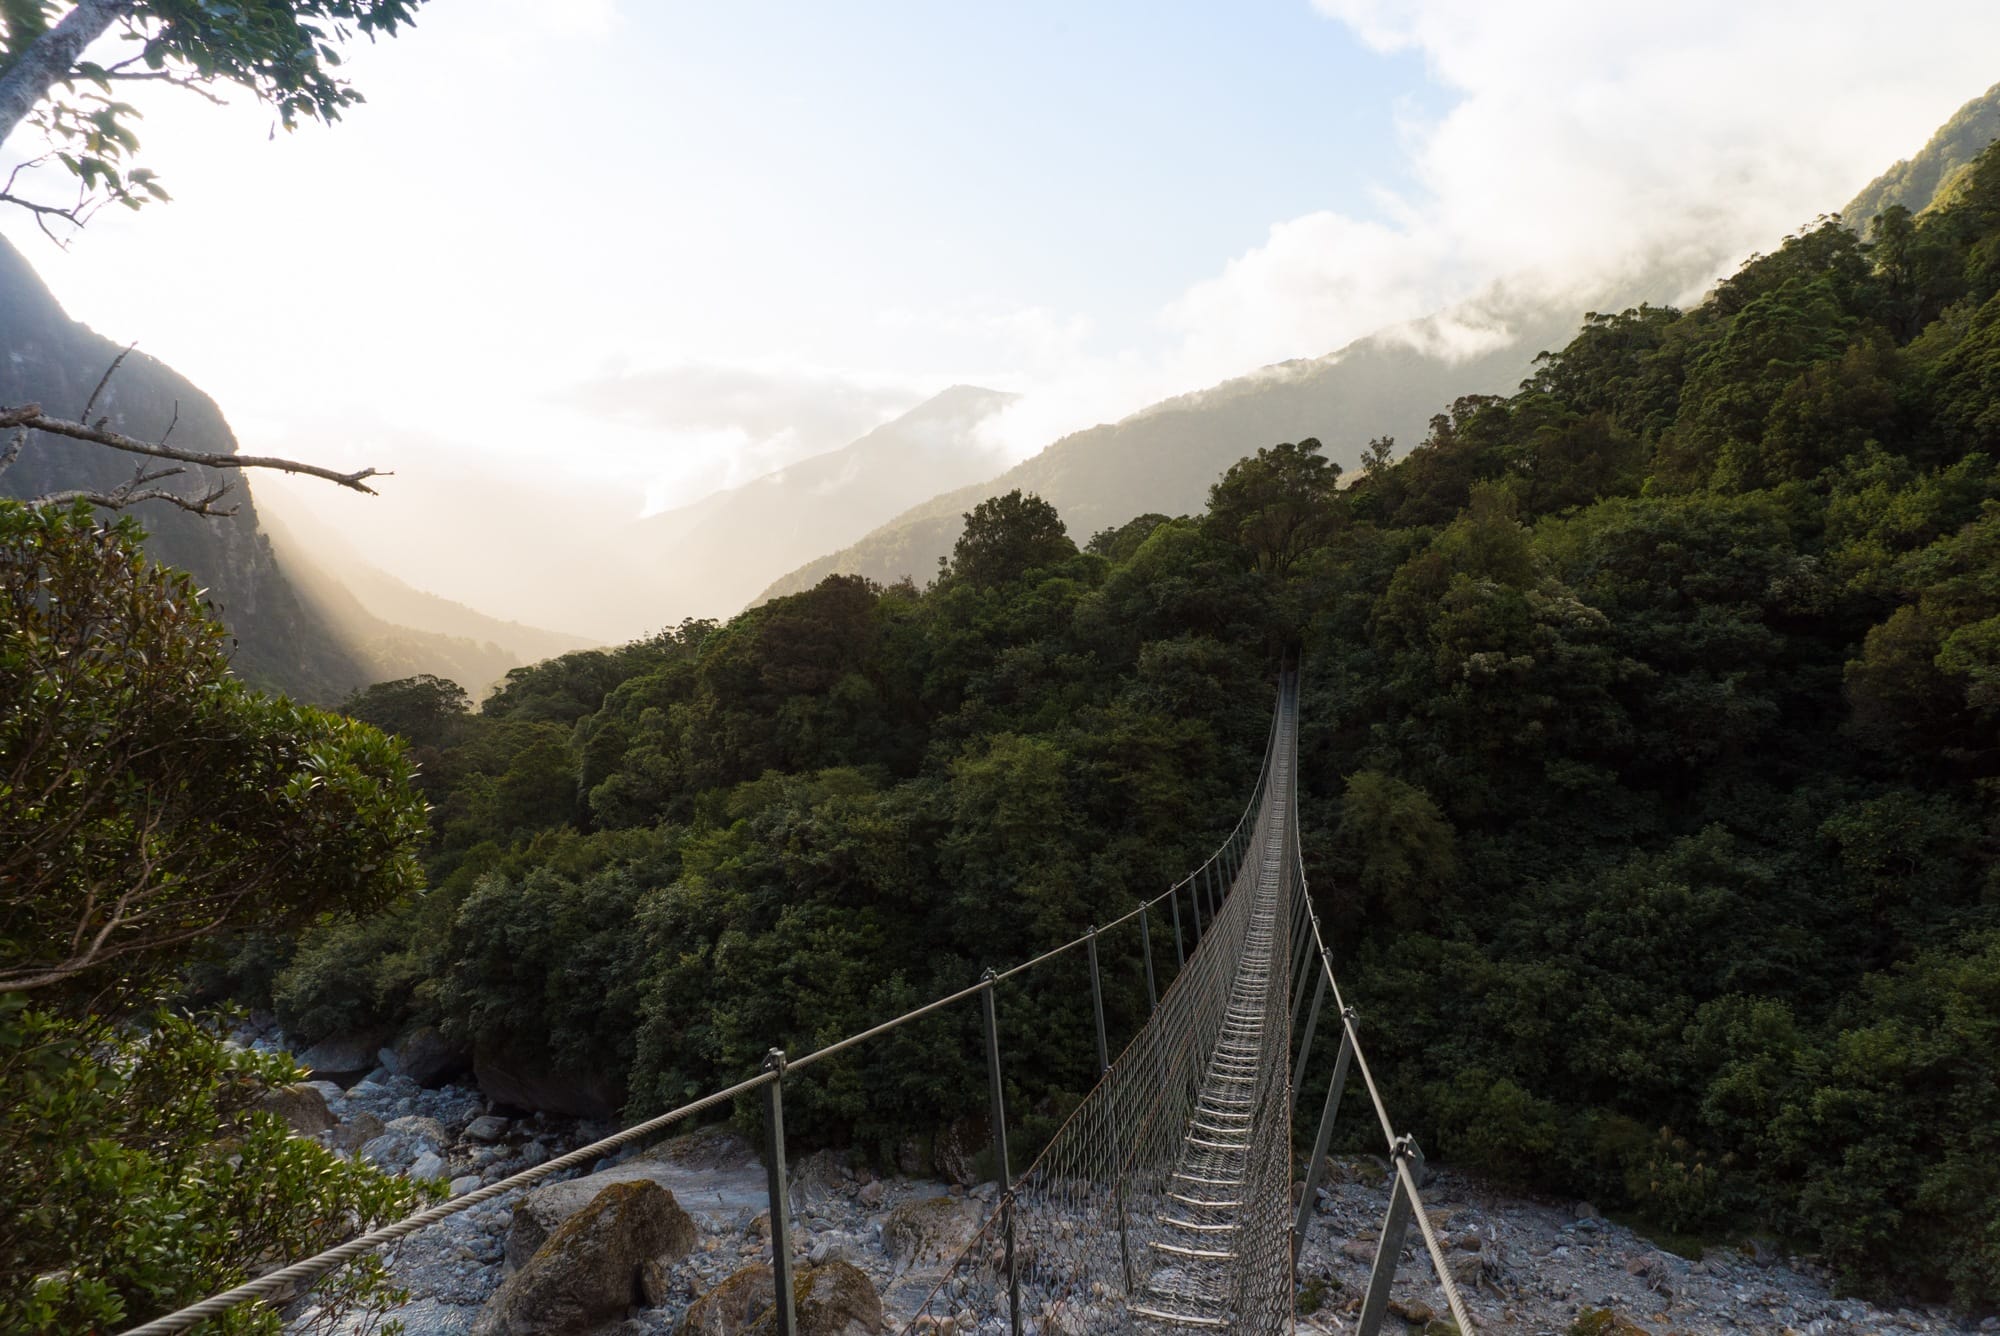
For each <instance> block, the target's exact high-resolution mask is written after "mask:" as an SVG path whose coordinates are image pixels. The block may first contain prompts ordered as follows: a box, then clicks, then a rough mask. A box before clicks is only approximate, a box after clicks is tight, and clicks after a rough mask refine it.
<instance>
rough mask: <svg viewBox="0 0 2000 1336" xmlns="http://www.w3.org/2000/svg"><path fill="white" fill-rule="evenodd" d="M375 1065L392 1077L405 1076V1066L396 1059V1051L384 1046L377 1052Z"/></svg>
mask: <svg viewBox="0 0 2000 1336" xmlns="http://www.w3.org/2000/svg"><path fill="white" fill-rule="evenodd" d="M375 1064H376V1066H378V1067H380V1068H381V1069H382V1070H383V1071H385V1072H387V1073H389V1075H391V1076H401V1075H402V1074H403V1064H402V1063H401V1062H400V1061H399V1060H398V1059H397V1057H396V1050H395V1049H393V1048H389V1047H387V1046H384V1047H382V1048H378V1049H376V1050H375Z"/></svg>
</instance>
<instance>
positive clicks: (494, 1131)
mask: <svg viewBox="0 0 2000 1336" xmlns="http://www.w3.org/2000/svg"><path fill="white" fill-rule="evenodd" d="M508 1126H509V1124H508V1122H507V1120H506V1119H505V1118H502V1117H501V1116H500V1115H499V1114H497V1113H482V1114H480V1115H479V1116H478V1117H477V1118H474V1119H473V1120H472V1121H471V1122H469V1123H467V1124H466V1125H465V1139H466V1140H467V1141H484V1142H492V1141H498V1140H499V1139H500V1138H501V1137H504V1136H506V1135H507V1128H508Z"/></svg>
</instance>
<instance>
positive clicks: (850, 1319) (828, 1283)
mask: <svg viewBox="0 0 2000 1336" xmlns="http://www.w3.org/2000/svg"><path fill="white" fill-rule="evenodd" d="M792 1310H793V1313H794V1315H795V1316H796V1317H797V1318H798V1336H874V1333H876V1332H878V1331H880V1330H881V1329H882V1296H881V1295H879V1294H877V1293H876V1292H875V1285H874V1282H872V1281H870V1280H869V1279H868V1277H867V1276H866V1275H864V1274H862V1272H861V1270H860V1269H859V1268H858V1267H855V1266H853V1265H851V1264H849V1263H847V1262H838V1261H836V1262H828V1263H827V1264H826V1265H824V1266H809V1267H805V1268H803V1269H801V1270H798V1271H795V1272H793V1274H792ZM777 1332H778V1315H777V1312H776V1307H775V1305H773V1306H772V1308H771V1309H769V1310H767V1311H766V1312H765V1314H764V1315H763V1316H762V1317H760V1318H759V1319H758V1320H757V1321H756V1322H754V1323H752V1324H751V1326H750V1329H749V1336H777Z"/></svg>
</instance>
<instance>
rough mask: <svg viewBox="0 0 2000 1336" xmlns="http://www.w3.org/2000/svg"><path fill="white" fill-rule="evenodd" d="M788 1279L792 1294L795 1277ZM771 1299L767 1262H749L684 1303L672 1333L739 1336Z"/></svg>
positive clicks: (694, 1335) (767, 1307) (795, 1291)
mask: <svg viewBox="0 0 2000 1336" xmlns="http://www.w3.org/2000/svg"><path fill="white" fill-rule="evenodd" d="M792 1279H793V1293H794V1294H796V1293H797V1292H798V1288H797V1280H798V1277H796V1276H794V1277H793V1278H792ZM771 1299H772V1291H771V1268H770V1265H769V1264H768V1263H765V1262H753V1263H751V1264H750V1265H749V1266H746V1267H744V1268H743V1269H742V1270H740V1271H737V1272H735V1273H733V1274H732V1275H730V1276H729V1277H728V1278H727V1279H725V1280H723V1281H721V1282H720V1283H719V1284H717V1285H716V1286H715V1288H714V1289H712V1290H710V1291H709V1292H708V1293H706V1294H704V1295H702V1296H701V1297H700V1298H699V1299H696V1300H695V1301H694V1302H693V1303H692V1304H690V1305H688V1310H687V1312H685V1313H683V1314H682V1315H681V1320H680V1325H678V1326H676V1327H675V1328H674V1336H739V1333H741V1332H745V1331H748V1330H749V1329H750V1324H751V1323H752V1322H755V1321H756V1320H757V1319H758V1318H759V1317H762V1316H763V1315H764V1314H766V1313H768V1312H770V1311H771V1308H772V1302H771Z"/></svg>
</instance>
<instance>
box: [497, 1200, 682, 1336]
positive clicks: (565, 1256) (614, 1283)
mask: <svg viewBox="0 0 2000 1336" xmlns="http://www.w3.org/2000/svg"><path fill="white" fill-rule="evenodd" d="M520 1214H521V1213H520V1211H519V1210H518V1209H517V1210H516V1212H515V1218H516V1219H517V1220H518V1219H519V1218H520ZM694 1242H695V1229H694V1222H693V1221H691V1220H689V1219H688V1216H687V1213H686V1212H685V1211H683V1210H681V1209H680V1206H679V1204H678V1203H676V1202H675V1201H674V1198H673V1194H672V1193H670V1192H668V1191H667V1190H666V1189H665V1188H663V1187H661V1186H660V1185H659V1184H657V1183H649V1182H643V1181H642V1182H630V1183H613V1184H612V1185H611V1186H610V1187H607V1188H605V1189H604V1190H603V1191H602V1192H600V1193H598V1194H597V1196H596V1197H595V1198H594V1199H593V1200H592V1201H591V1202H590V1204H589V1205H587V1206H585V1207H584V1208H583V1209H582V1210H580V1211H578V1212H577V1213H576V1214H575V1215H572V1216H571V1217H570V1218H569V1219H568V1220H565V1221H564V1222H563V1223H562V1224H561V1226H560V1227H558V1228H557V1229H556V1231H555V1232H554V1233H553V1234H551V1235H549V1237H548V1239H547V1241H546V1242H544V1243H543V1244H542V1246H541V1247H540V1248H539V1249H537V1250H536V1252H535V1254H534V1256H533V1257H530V1258H529V1259H528V1261H527V1264H526V1265H524V1266H523V1267H522V1268H521V1269H520V1270H519V1271H516V1272H515V1273H514V1274H513V1275H511V1276H509V1277H508V1278H507V1280H506V1281H505V1282H504V1283H503V1284H502V1285H501V1286H500V1289H499V1292H498V1293H496V1294H495V1295H494V1296H493V1297H492V1298H491V1299H489V1300H488V1301H487V1303H486V1307H485V1308H483V1309H482V1310H480V1314H479V1319H478V1321H477V1322H476V1323H475V1324H474V1325H473V1328H472V1332H473V1336H537V1334H538V1333H541V1334H546V1336H579V1334H580V1333H583V1332H587V1331H590V1330H592V1329H593V1328H596V1327H599V1326H602V1325H603V1324H605V1323H608V1322H613V1321H616V1320H618V1319H619V1318H622V1317H624V1316H625V1314H626V1313H627V1312H628V1311H629V1310H630V1309H631V1308H632V1306H633V1304H634V1303H637V1302H643V1301H644V1299H645V1298H646V1297H648V1295H647V1293H646V1292H656V1291H659V1290H660V1289H661V1288H662V1284H663V1274H662V1271H661V1268H664V1267H665V1266H668V1265H671V1264H672V1263H674V1262H677V1261H679V1260H680V1259H681V1258H683V1257H685V1256H687V1254H688V1252H689V1251H690V1250H691V1249H692V1248H693V1247H694ZM648 1263H652V1264H654V1265H653V1266H652V1267H651V1268H649V1267H648V1265H647V1264H648Z"/></svg>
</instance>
